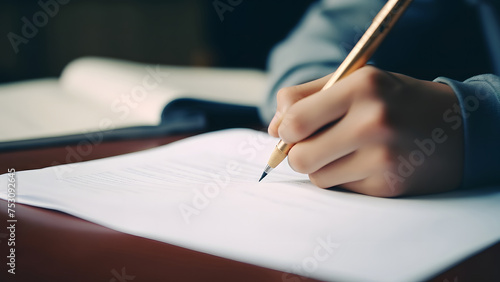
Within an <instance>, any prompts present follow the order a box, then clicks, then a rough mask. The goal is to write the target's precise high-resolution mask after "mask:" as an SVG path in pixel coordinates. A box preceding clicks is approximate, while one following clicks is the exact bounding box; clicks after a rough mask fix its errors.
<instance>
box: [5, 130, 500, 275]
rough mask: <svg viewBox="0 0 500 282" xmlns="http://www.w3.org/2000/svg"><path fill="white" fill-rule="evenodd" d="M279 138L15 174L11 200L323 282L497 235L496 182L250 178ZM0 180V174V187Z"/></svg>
mask: <svg viewBox="0 0 500 282" xmlns="http://www.w3.org/2000/svg"><path fill="white" fill-rule="evenodd" d="M277 141H278V140H277V139H275V138H271V137H269V136H268V135H267V134H265V133H262V132H256V131H252V130H246V129H233V130H224V131H220V132H214V133H209V134H204V135H199V136H195V137H192V138H189V139H185V140H182V141H178V142H175V143H172V144H169V145H166V146H162V147H159V148H155V149H151V150H147V151H143V152H137V153H132V154H127V155H122V156H117V157H112V158H107V159H101V160H95V161H89V162H83V163H77V164H70V165H63V166H57V167H50V168H46V169H40V170H33V171H23V172H18V173H17V178H16V179H17V180H16V181H17V183H18V186H17V201H18V202H20V203H25V204H30V205H35V206H40V207H45V208H51V209H55V210H60V211H63V212H66V213H69V214H72V215H74V216H78V217H81V218H83V219H86V220H89V221H92V222H95V223H98V224H101V225H104V226H107V227H110V228H113V229H116V230H119V231H122V232H126V233H130V234H133V235H137V236H143V237H146V238H151V239H154V240H159V241H162V242H167V243H170V244H174V245H178V246H181V247H185V248H189V249H193V250H197V251H201V252H205V253H209V254H213V255H217V256H221V257H226V258H229V259H233V260H238V261H242V262H247V263H251V264H255V265H260V266H263V267H267V268H273V269H277V270H280V271H285V272H289V273H290V272H291V273H296V274H299V275H303V276H307V277H313V278H316V279H321V280H329V281H330V280H339V281H345V280H348V281H421V280H426V279H429V278H431V277H432V276H433V275H436V274H437V273H439V272H441V271H443V270H445V269H446V268H448V267H449V266H451V265H453V264H454V263H457V262H458V261H460V260H462V259H464V258H466V257H467V256H469V255H471V254H473V253H475V252H477V251H479V250H481V249H483V248H485V247H487V246H489V245H490V244H493V243H495V242H497V241H498V240H499V239H500V222H499V221H498V218H499V216H500V205H498V202H499V201H500V191H499V189H493V188H492V189H478V190H474V191H457V192H452V193H444V194H438V195H432V196H421V197H409V198H398V199H383V198H375V197H370V196H364V195H360V194H356V193H350V192H347V191H342V190H339V189H329V190H325V189H319V188H317V187H315V186H314V185H312V184H311V183H310V182H309V180H308V177H307V176H306V175H302V174H298V173H295V172H294V171H293V170H291V168H290V167H289V166H288V165H287V163H286V162H284V163H282V164H281V165H280V166H279V167H278V168H277V169H275V170H274V171H272V172H271V173H270V174H269V175H268V176H267V177H266V178H265V179H264V180H263V181H262V182H260V183H259V182H257V180H258V179H259V177H260V175H261V173H262V170H263V168H264V166H265V163H266V161H267V158H268V157H269V154H270V153H271V151H272V150H273V148H274V146H275V144H276V143H277ZM7 179H8V176H7V174H4V175H2V176H0V187H7V181H8V180H7ZM6 191H7V189H6V188H5V189H0V197H1V198H3V199H5V198H6V197H7V192H6ZM286 279H287V274H283V280H284V281H286Z"/></svg>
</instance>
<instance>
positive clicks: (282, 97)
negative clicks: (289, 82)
mask: <svg viewBox="0 0 500 282" xmlns="http://www.w3.org/2000/svg"><path fill="white" fill-rule="evenodd" d="M296 93H297V87H296V86H290V87H285V88H281V89H280V90H278V93H276V98H277V100H278V104H281V103H285V102H288V101H291V100H293V97H294V96H295V95H296Z"/></svg>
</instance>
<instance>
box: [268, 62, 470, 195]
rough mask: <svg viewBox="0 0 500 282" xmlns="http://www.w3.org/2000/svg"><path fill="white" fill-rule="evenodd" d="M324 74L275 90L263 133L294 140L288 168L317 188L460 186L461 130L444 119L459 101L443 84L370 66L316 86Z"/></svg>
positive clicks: (373, 191)
mask: <svg viewBox="0 0 500 282" xmlns="http://www.w3.org/2000/svg"><path fill="white" fill-rule="evenodd" d="M328 79H329V76H327V77H323V78H321V79H318V80H315V81H312V82H309V83H306V84H302V85H298V86H293V87H288V88H284V89H281V90H280V91H279V92H278V94H277V99H278V106H277V110H276V115H275V117H274V118H273V120H272V121H271V124H270V125H269V134H271V135H272V136H275V137H280V138H281V139H283V141H285V142H286V143H291V144H295V146H293V147H292V149H291V150H290V152H289V154H288V162H289V164H290V166H291V167H292V168H293V169H294V170H296V171H298V172H301V173H306V174H309V178H310V179H311V181H312V183H314V184H315V185H317V186H319V187H321V188H328V187H332V186H337V185H340V186H341V187H342V188H345V189H348V190H352V191H355V192H358V193H363V194H367V195H372V196H380V197H394V196H400V195H416V194H425V193H435V192H442V191H448V190H452V189H454V188H457V187H458V186H459V185H460V181H461V176H462V167H463V141H462V140H463V130H462V128H461V127H459V128H458V129H453V128H452V127H451V126H450V124H448V123H446V121H445V119H444V118H443V115H444V113H445V112H446V111H449V110H450V109H456V106H457V105H458V101H457V98H456V96H455V93H454V92H453V90H452V89H451V88H450V87H449V86H447V85H445V84H441V83H435V82H430V81H422V80H417V79H414V78H411V77H408V76H404V75H401V74H396V73H389V72H385V71H382V70H379V69H377V68H375V67H372V66H366V67H363V68H361V69H359V70H357V71H356V72H354V73H352V74H351V75H349V76H348V77H346V78H344V79H342V80H340V81H338V82H337V83H335V84H334V85H333V86H332V87H330V88H329V89H327V90H323V91H321V88H322V87H323V86H324V85H325V84H326V82H327V81H328ZM454 107H455V108H454Z"/></svg>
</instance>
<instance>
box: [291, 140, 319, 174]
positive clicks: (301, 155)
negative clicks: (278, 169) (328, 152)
mask: <svg viewBox="0 0 500 282" xmlns="http://www.w3.org/2000/svg"><path fill="white" fill-rule="evenodd" d="M299 145H300V144H297V145H295V146H294V147H293V148H292V149H291V150H290V152H289V153H288V163H289V164H290V167H291V168H292V169H293V170H295V171H296V172H299V173H304V174H309V173H311V172H313V166H314V163H315V162H314V160H313V159H312V158H311V155H310V154H308V153H307V152H306V151H305V150H301V148H300V147H299V148H296V147H298V146H299Z"/></svg>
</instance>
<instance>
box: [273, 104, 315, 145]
mask: <svg viewBox="0 0 500 282" xmlns="http://www.w3.org/2000/svg"><path fill="white" fill-rule="evenodd" d="M307 128H308V125H307V123H306V122H304V120H303V119H302V118H301V117H300V116H299V115H297V114H295V113H293V111H289V112H287V113H286V114H285V116H284V117H283V120H282V122H281V125H280V127H279V129H278V131H279V135H280V136H281V137H282V138H285V139H287V141H289V142H295V141H297V140H295V139H297V138H299V139H300V136H305V135H306V134H307Z"/></svg>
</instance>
